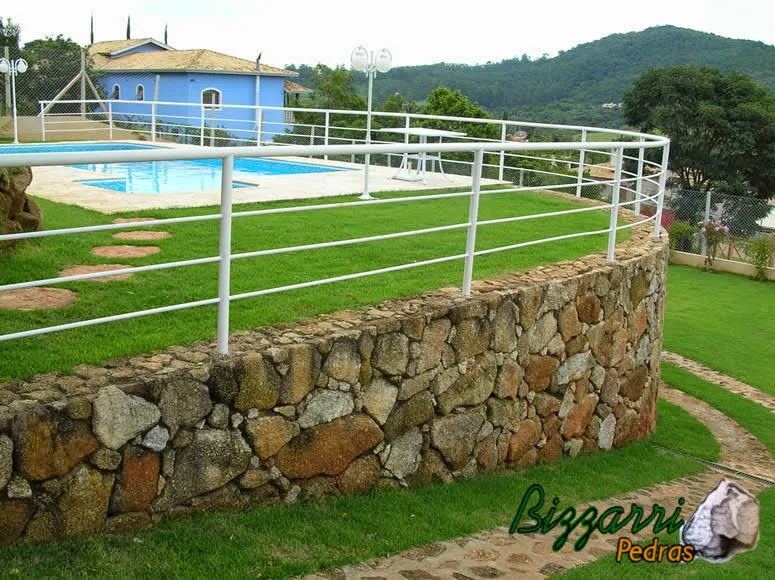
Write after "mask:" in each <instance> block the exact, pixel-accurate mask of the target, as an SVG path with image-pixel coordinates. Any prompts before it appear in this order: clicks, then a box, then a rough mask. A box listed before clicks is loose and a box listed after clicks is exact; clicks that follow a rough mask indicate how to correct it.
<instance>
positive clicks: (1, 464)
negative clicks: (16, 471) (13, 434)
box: [0, 435, 13, 489]
mask: <svg viewBox="0 0 775 580" xmlns="http://www.w3.org/2000/svg"><path fill="white" fill-rule="evenodd" d="M12 473H13V441H11V438H10V437H8V436H7V435H0V489H3V488H4V487H5V484H6V483H8V480H9V479H11V474H12Z"/></svg>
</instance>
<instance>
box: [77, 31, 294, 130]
mask: <svg viewBox="0 0 775 580" xmlns="http://www.w3.org/2000/svg"><path fill="white" fill-rule="evenodd" d="M88 54H89V56H90V58H91V61H92V68H93V69H94V70H95V71H97V72H99V73H101V74H100V77H99V83H100V84H101V85H102V87H103V89H104V90H105V92H106V93H107V95H108V98H109V99H113V100H124V101H127V100H131V101H138V102H139V101H153V100H156V101H164V102H172V103H181V104H180V105H174V106H173V105H164V106H160V107H157V111H156V115H157V123H165V122H174V123H179V124H185V125H192V126H195V127H199V126H200V123H201V116H202V113H203V112H204V116H205V123H206V124H207V125H208V126H209V124H210V118H211V117H213V116H215V117H217V119H216V120H215V122H214V123H215V125H216V126H217V127H220V128H223V129H225V130H227V131H229V132H230V133H232V135H233V136H234V137H235V138H238V139H239V138H242V139H255V137H256V131H257V126H258V125H257V122H258V113H257V110H255V109H232V108H226V109H224V108H223V107H222V105H251V106H255V105H257V104H259V105H261V106H267V107H287V106H289V105H290V103H291V101H292V99H293V97H294V96H295V97H296V99H298V95H299V94H300V93H304V92H306V91H307V89H305V88H304V87H302V86H301V85H298V84H296V83H294V82H293V81H291V80H290V78H295V77H297V76H298V73H296V72H293V71H289V70H285V69H281V68H276V67H273V66H268V65H265V64H262V63H259V62H258V60H257V61H256V62H253V61H249V60H245V59H242V58H237V57H234V56H229V55H227V54H222V53H219V52H214V51H212V50H206V49H198V50H176V49H174V48H172V47H171V46H168V45H166V44H164V43H162V42H159V41H158V40H154V39H153V38H140V39H131V40H111V41H105V42H95V43H94V44H92V45H91V46H90V47H89V49H88ZM182 103H186V104H182ZM202 105H205V107H204V108H203V107H202ZM112 108H113V113H114V115H116V116H119V117H121V116H124V117H128V116H131V115H140V114H142V115H148V114H149V113H150V109H151V108H150V106H148V105H141V104H139V103H138V104H133V103H114V104H113V105H112ZM184 117H185V118H184ZM145 119H146V118H143V121H145ZM290 122H292V115H290V113H289V112H284V111H265V113H264V117H263V124H262V140H271V139H272V138H273V136H274V135H273V134H275V133H283V132H284V130H285V128H286V126H287V123H290Z"/></svg>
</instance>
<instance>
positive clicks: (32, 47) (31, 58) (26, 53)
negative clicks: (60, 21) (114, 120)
mask: <svg viewBox="0 0 775 580" xmlns="http://www.w3.org/2000/svg"><path fill="white" fill-rule="evenodd" d="M21 53H22V56H23V57H24V58H25V59H26V60H27V62H28V63H29V65H30V67H29V69H28V70H27V72H26V73H24V74H21V75H18V76H17V77H16V96H17V107H18V111H19V114H20V115H37V114H38V112H39V110H40V105H39V101H41V100H49V99H53V98H54V97H55V96H56V95H57V93H59V91H61V90H62V89H63V88H64V87H65V86H66V85H67V83H69V82H70V81H71V80H72V79H73V78H74V77H75V75H77V74H78V71H80V70H81V47H80V46H79V45H78V44H76V43H75V42H73V41H72V40H71V39H70V38H66V37H64V36H62V35H61V34H60V35H58V36H56V37H50V36H49V37H46V38H43V39H38V40H33V41H30V42H28V43H26V44H25V45H24V48H23V49H22V51H21ZM89 68H90V63H89V61H88V59H87V62H86V70H87V72H89V74H90V76H91V79H92V80H93V81H95V83H96V79H95V75H94V73H93V72H90V71H89ZM97 84H98V83H97ZM63 99H65V100H69V99H80V93H79V89H78V86H77V85H76V86H75V87H73V88H72V89H71V90H70V91H68V93H67V94H66V95H64V96H63ZM68 108H69V109H71V111H72V112H74V111H76V110H77V109H78V105H61V106H59V108H58V109H57V110H58V111H59V112H68V111H67V110H65V109H68Z"/></svg>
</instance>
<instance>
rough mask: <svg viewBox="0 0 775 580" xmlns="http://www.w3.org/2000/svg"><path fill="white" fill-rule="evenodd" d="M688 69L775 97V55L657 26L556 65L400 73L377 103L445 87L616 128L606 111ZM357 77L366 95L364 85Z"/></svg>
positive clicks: (581, 49) (382, 82)
mask: <svg viewBox="0 0 775 580" xmlns="http://www.w3.org/2000/svg"><path fill="white" fill-rule="evenodd" d="M518 51H519V46H518V42H515V52H518ZM682 64H697V65H707V66H713V67H717V68H719V69H720V70H721V71H722V72H723V73H727V72H729V71H732V70H736V71H739V72H743V73H745V74H748V75H749V76H751V77H752V78H753V79H754V80H755V81H756V82H758V83H759V84H761V85H763V86H765V87H767V88H769V89H770V90H775V47H773V46H770V45H767V44H764V43H761V42H754V41H750V40H734V39H730V38H725V37H722V36H717V35H715V34H708V33H705V32H698V31H696V30H690V29H686V28H677V27H675V26H658V27H654V28H648V29H646V30H643V31H640V32H630V33H626V34H613V35H611V36H607V37H605V38H602V39H600V40H596V41H594V42H589V43H587V44H582V45H579V46H576V47H574V48H572V49H570V50H568V51H566V52H563V53H561V54H560V55H558V56H556V57H554V58H541V59H537V60H530V59H528V58H527V57H523V58H514V59H509V60H504V61H501V62H498V63H488V64H485V65H477V66H469V65H460V64H449V63H439V64H432V65H422V66H408V67H397V68H395V69H393V70H392V71H390V72H389V73H387V74H384V75H379V77H378V79H377V82H375V83H374V99H375V103H381V102H383V101H384V100H385V98H387V97H388V96H390V95H392V94H393V93H396V92H398V93H400V94H401V95H402V96H403V97H404V98H406V99H414V100H415V101H418V102H420V101H422V100H424V99H425V98H426V97H427V96H428V94H429V93H430V92H431V91H432V90H433V89H434V88H436V87H437V86H439V85H444V86H447V87H450V88H453V89H459V90H460V91H462V92H463V93H464V94H465V95H466V96H468V97H469V98H470V99H471V100H473V101H478V102H479V103H480V104H481V105H482V106H483V107H485V108H486V109H488V110H489V111H490V112H491V113H492V114H493V115H494V116H498V117H500V116H501V115H502V114H503V113H506V114H508V115H509V116H510V117H519V118H521V119H523V120H536V121H538V120H541V121H555V122H566V123H575V122H589V123H593V122H604V123H605V124H608V125H610V124H611V122H612V121H618V120H620V119H617V118H620V112H619V111H616V110H614V111H611V110H607V109H603V108H602V107H601V105H602V104H603V103H608V102H615V103H618V102H621V100H622V95H623V94H624V92H625V91H626V90H628V89H629V88H630V86H631V85H632V81H633V80H634V79H635V78H636V77H637V76H638V75H640V74H641V73H642V72H644V71H645V70H647V69H648V68H651V67H665V66H674V65H682ZM299 72H300V73H302V75H301V77H302V78H301V79H300V82H301V83H302V84H304V83H305V81H306V82H309V79H308V78H305V77H308V75H307V74H305V73H307V72H311V69H309V67H300V68H299ZM358 77H359V82H361V83H362V85H363V86H362V87H361V89H362V92H364V93H365V79H364V78H363V75H358ZM606 116H608V117H609V118H608V119H607V120H606ZM531 117H535V118H531Z"/></svg>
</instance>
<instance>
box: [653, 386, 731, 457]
mask: <svg viewBox="0 0 775 580" xmlns="http://www.w3.org/2000/svg"><path fill="white" fill-rule="evenodd" d="M651 442H652V443H656V444H657V445H661V446H662V447H667V448H668V449H675V450H676V451H681V452H683V453H687V454H689V455H692V456H694V457H699V458H700V459H706V460H708V461H718V460H719V452H720V450H721V446H720V445H719V443H718V441H716V439H715V438H714V437H713V434H712V433H711V432H710V429H708V428H707V427H706V426H705V425H703V424H702V423H701V422H700V421H698V420H697V419H695V418H694V417H693V416H692V415H691V414H690V413H689V412H688V411H684V410H683V409H682V408H681V407H679V406H678V405H675V404H673V403H671V402H669V401H665V400H664V399H658V400H657V430H656V432H655V433H654V436H653V437H652V438H651Z"/></svg>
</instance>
